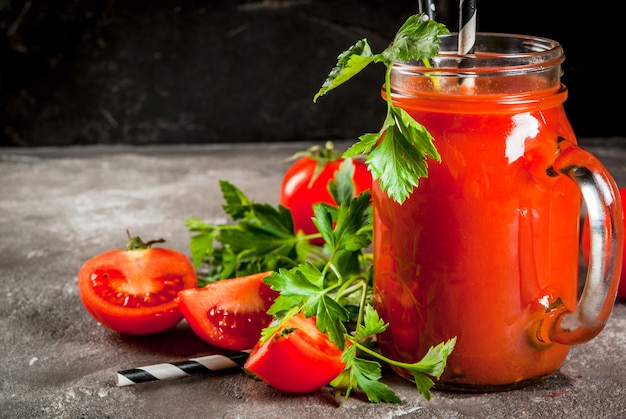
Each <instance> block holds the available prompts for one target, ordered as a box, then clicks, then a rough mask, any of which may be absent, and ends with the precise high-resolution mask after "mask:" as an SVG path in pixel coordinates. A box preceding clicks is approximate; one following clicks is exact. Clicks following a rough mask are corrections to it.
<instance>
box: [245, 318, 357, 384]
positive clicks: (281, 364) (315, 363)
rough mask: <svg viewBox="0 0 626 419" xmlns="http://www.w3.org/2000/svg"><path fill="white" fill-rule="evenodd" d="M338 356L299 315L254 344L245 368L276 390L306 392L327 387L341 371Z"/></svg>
mask: <svg viewBox="0 0 626 419" xmlns="http://www.w3.org/2000/svg"><path fill="white" fill-rule="evenodd" d="M341 354H342V351H341V350H340V349H338V348H337V347H336V346H335V345H334V344H333V343H332V342H331V341H330V340H329V339H328V336H327V335H326V334H323V333H322V332H320V331H319V329H318V328H317V326H316V325H315V320H314V319H313V318H306V317H304V315H298V316H295V317H292V318H291V319H289V320H288V321H287V322H286V323H285V325H284V326H283V327H281V328H280V329H278V331H276V332H275V333H274V334H273V335H272V336H271V337H270V338H269V339H268V340H266V341H265V342H264V343H262V344H261V343H260V342H259V343H257V344H256V345H255V347H254V348H253V349H252V352H251V353H250V356H249V357H248V360H247V361H246V363H245V365H244V368H245V369H247V370H248V371H250V372H251V373H253V374H254V375H256V376H257V377H259V378H260V379H261V380H263V381H264V382H265V383H267V384H268V385H270V386H272V387H274V388H276V389H278V390H282V391H285V392H289V393H308V392H310V391H315V390H319V389H320V388H322V387H324V386H326V385H327V384H328V383H330V382H331V381H332V380H333V379H334V378H335V377H337V376H338V375H339V374H340V373H341V371H343V369H344V368H345V364H344V363H343V362H342V361H341Z"/></svg>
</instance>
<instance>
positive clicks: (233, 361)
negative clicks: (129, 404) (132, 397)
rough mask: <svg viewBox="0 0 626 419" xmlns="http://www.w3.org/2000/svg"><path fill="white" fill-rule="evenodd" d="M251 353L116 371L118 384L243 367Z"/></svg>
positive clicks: (222, 355) (214, 356) (125, 384)
mask: <svg viewBox="0 0 626 419" xmlns="http://www.w3.org/2000/svg"><path fill="white" fill-rule="evenodd" d="M249 354H250V351H249V350H248V351H237V352H227V353H223V354H214V355H207V356H203V357H199V358H191V359H187V360H184V361H176V362H167V363H163V364H154V365H148V366H145V367H138V368H133V369H129V370H124V371H118V372H117V373H116V378H117V380H116V381H117V386H118V387H122V386H130V385H134V384H139V383H147V382H150V381H158V380H169V379H172V378H179V377H188V376H190V375H198V374H207V373H210V372H214V371H222V370H227V369H230V368H236V367H243V365H244V364H245V362H246V360H247V359H248V355H249Z"/></svg>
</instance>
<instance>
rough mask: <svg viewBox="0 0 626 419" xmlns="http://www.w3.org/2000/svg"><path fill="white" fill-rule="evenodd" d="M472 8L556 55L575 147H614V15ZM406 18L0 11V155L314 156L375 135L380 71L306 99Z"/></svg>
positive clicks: (204, 8) (96, 3)
mask: <svg viewBox="0 0 626 419" xmlns="http://www.w3.org/2000/svg"><path fill="white" fill-rule="evenodd" d="M436 4H437V7H438V9H437V15H436V19H437V20H438V21H440V22H442V23H445V24H446V25H447V26H448V28H449V29H450V30H451V31H456V30H457V29H458V23H457V7H458V3H457V2H447V1H439V2H437V3H436ZM477 4H478V30H480V31H489V32H511V33H523V34H529V35H537V36H545V37H550V38H553V39H556V40H558V41H560V42H561V43H562V44H563V47H564V49H565V54H566V62H565V64H564V66H563V68H564V72H565V73H564V76H563V82H564V83H565V84H566V85H567V86H568V88H569V93H570V96H569V99H568V100H567V102H566V103H565V106H566V110H567V112H568V115H569V118H570V120H571V122H572V125H573V127H574V130H575V131H576V133H577V135H578V137H579V138H582V137H617V136H625V135H626V129H625V128H624V127H623V124H622V123H621V121H620V120H619V119H620V118H622V117H623V115H622V114H623V109H624V105H623V98H624V97H625V94H626V89H625V88H624V81H623V79H624V75H623V72H624V71H623V68H624V67H623V64H621V61H622V60H621V58H619V57H620V54H621V51H622V50H623V45H622V44H623V42H624V39H625V37H624V35H623V34H622V32H621V30H622V29H623V28H620V27H619V25H621V26H623V24H621V23H619V24H618V17H619V16H620V13H618V11H617V10H615V11H611V10H609V9H608V7H607V4H605V3H602V4H600V3H598V5H597V8H596V9H592V8H589V7H574V4H573V2H571V1H566V0H553V1H550V0H527V1H501V0H477ZM587 5H588V4H582V6H587ZM417 11H418V4H417V1H389V0H386V1H385V0H375V1H365V0H361V1H353V0H346V1H327V0H290V1H287V0H284V1H279V0H248V1H214V0H204V1H199V0H192V1H175V0H151V1H147V0H134V1H133V0H117V1H116V0H82V1H78V0H54V1H45V0H39V1H38V0H20V1H11V0H0V107H1V110H0V125H1V127H2V129H1V131H0V145H1V146H43V145H71V144H96V143H107V144H112V143H128V144H172V143H210V142H250V141H291V140H305V141H309V140H313V141H318V140H319V141H325V140H328V139H331V140H333V139H350V138H355V137H357V136H358V135H360V134H362V133H364V132H370V131H377V130H378V129H379V126H380V124H381V123H382V118H383V116H384V103H383V102H382V99H381V98H380V97H379V89H380V86H381V84H382V82H383V73H384V67H382V65H380V64H379V65H377V66H379V67H377V66H371V68H368V69H366V71H365V72H364V73H363V74H360V75H359V76H358V77H357V78H356V79H354V80H352V81H351V82H350V83H348V84H346V85H345V86H342V87H341V88H340V89H338V90H336V91H333V92H332V93H331V94H329V95H327V96H324V97H323V98H321V99H320V100H319V101H318V103H317V104H313V102H312V98H313V95H314V94H315V93H316V92H317V90H318V88H319V87H320V85H321V84H322V82H323V81H324V79H325V77H326V75H327V74H328V71H329V70H330V69H331V68H332V66H333V65H334V64H335V62H336V56H337V54H338V53H340V52H341V51H343V50H345V49H346V48H348V47H349V46H350V45H352V44H353V43H354V42H356V41H357V40H358V39H361V38H364V37H365V38H367V39H368V41H369V42H370V44H371V45H372V47H373V50H374V51H375V52H379V51H380V50H382V49H383V48H384V47H385V46H386V45H387V43H388V42H389V41H390V40H391V39H392V37H393V35H394V34H395V32H396V30H397V29H398V28H399V26H400V25H401V24H402V23H403V22H404V21H405V20H406V18H407V17H408V16H409V15H411V14H413V13H416V12H417ZM620 21H621V19H620Z"/></svg>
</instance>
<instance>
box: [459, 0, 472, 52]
mask: <svg viewBox="0 0 626 419" xmlns="http://www.w3.org/2000/svg"><path fill="white" fill-rule="evenodd" d="M475 43H476V0H460V3H459V54H460V55H466V54H473V53H474V46H475Z"/></svg>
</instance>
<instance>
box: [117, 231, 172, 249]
mask: <svg viewBox="0 0 626 419" xmlns="http://www.w3.org/2000/svg"><path fill="white" fill-rule="evenodd" d="M126 235H127V236H128V243H127V244H126V250H145V249H149V248H150V246H152V245H153V244H155V243H165V239H162V238H161V239H155V240H150V241H147V242H144V241H143V240H141V238H140V237H139V236H134V237H133V236H131V235H130V231H128V229H126Z"/></svg>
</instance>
